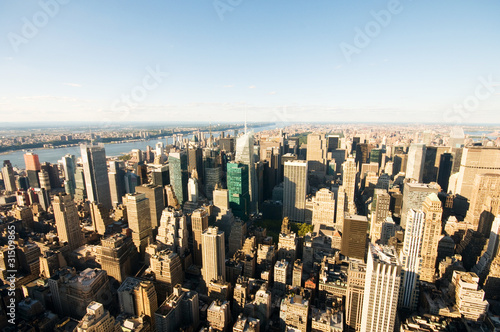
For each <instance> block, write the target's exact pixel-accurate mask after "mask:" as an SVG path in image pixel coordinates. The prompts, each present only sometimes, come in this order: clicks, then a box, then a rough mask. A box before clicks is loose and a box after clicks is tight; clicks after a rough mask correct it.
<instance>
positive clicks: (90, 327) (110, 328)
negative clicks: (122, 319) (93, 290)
mask: <svg viewBox="0 0 500 332" xmlns="http://www.w3.org/2000/svg"><path fill="white" fill-rule="evenodd" d="M76 331H78V332H114V331H115V319H114V317H113V316H111V315H110V314H109V311H108V310H106V309H104V306H103V305H102V304H101V303H99V302H95V301H92V302H91V303H90V304H89V305H88V306H87V313H86V314H85V316H83V318H82V320H81V321H80V322H79V323H78V326H77V327H76Z"/></svg>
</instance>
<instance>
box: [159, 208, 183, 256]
mask: <svg viewBox="0 0 500 332" xmlns="http://www.w3.org/2000/svg"><path fill="white" fill-rule="evenodd" d="M188 237H189V232H188V227H187V221H186V216H185V215H184V214H183V213H182V211H181V210H175V209H174V208H172V207H168V208H166V209H165V210H163V212H162V215H161V219H160V227H159V228H158V235H157V236H156V241H158V242H161V243H163V244H165V245H166V246H167V248H169V249H170V250H172V251H173V252H175V253H177V254H179V256H180V257H184V252H185V251H186V250H187V249H188Z"/></svg>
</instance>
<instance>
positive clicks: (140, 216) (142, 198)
mask: <svg viewBox="0 0 500 332" xmlns="http://www.w3.org/2000/svg"><path fill="white" fill-rule="evenodd" d="M123 203H124V205H125V206H126V207H127V218H128V227H129V228H130V230H131V231H132V240H133V241H134V244H135V246H136V247H137V250H138V251H139V252H140V255H141V258H143V256H144V251H145V249H146V246H147V245H148V244H149V243H150V242H152V230H151V213H150V212H149V200H148V199H147V198H146V195H145V194H139V193H136V194H127V195H125V196H124V197H123Z"/></svg>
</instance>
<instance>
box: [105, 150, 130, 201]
mask: <svg viewBox="0 0 500 332" xmlns="http://www.w3.org/2000/svg"><path fill="white" fill-rule="evenodd" d="M108 178H109V190H110V195H111V203H112V204H113V206H115V207H116V206H118V204H121V203H122V197H123V196H124V195H125V194H126V193H127V191H126V188H125V164H124V162H123V161H117V160H112V161H110V162H109V172H108Z"/></svg>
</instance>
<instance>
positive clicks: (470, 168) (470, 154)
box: [455, 146, 500, 199]
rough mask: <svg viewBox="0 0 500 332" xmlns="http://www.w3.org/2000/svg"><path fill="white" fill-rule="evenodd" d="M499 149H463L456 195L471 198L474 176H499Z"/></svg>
mask: <svg viewBox="0 0 500 332" xmlns="http://www.w3.org/2000/svg"><path fill="white" fill-rule="evenodd" d="M498 165H500V148H493V147H491V148H490V147H482V146H471V147H467V148H464V149H463V153H462V160H461V163H460V171H459V172H458V179H457V185H456V190H455V193H456V194H460V195H462V196H464V197H466V198H468V199H471V198H472V188H473V186H474V180H475V177H476V174H486V173H489V174H500V168H499V167H498Z"/></svg>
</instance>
